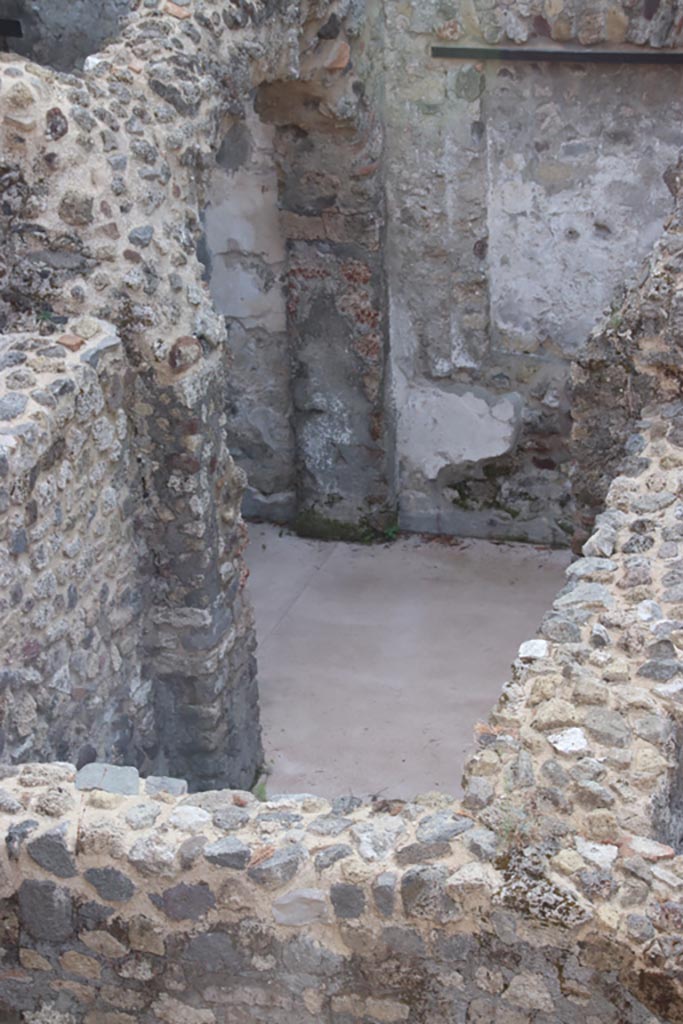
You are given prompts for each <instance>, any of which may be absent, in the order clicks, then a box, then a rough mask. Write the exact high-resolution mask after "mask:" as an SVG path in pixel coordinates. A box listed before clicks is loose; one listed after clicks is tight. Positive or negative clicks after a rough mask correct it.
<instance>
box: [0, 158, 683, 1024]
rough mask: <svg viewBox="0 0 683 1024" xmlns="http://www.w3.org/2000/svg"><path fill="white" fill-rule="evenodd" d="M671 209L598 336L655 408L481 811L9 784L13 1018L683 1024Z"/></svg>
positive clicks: (25, 1021) (63, 766) (508, 732)
mask: <svg viewBox="0 0 683 1024" xmlns="http://www.w3.org/2000/svg"><path fill="white" fill-rule="evenodd" d="M669 178H670V180H671V181H672V184H673V186H674V189H675V190H676V191H677V192H678V190H679V188H680V180H681V176H680V173H678V172H676V171H673V172H672V173H671V174H670V175H669ZM680 209H681V207H680V205H679V207H678V209H677V212H676V214H675V216H674V217H673V219H672V220H671V221H670V223H669V225H668V230H667V233H666V235H665V237H664V239H663V240H662V242H661V243H660V245H659V246H658V248H657V250H656V252H655V254H654V256H653V258H652V260H651V262H650V264H649V267H648V272H647V274H646V275H645V276H644V278H643V280H642V283H641V284H640V285H639V287H638V288H637V289H636V290H634V291H633V292H632V293H631V294H630V295H629V297H628V298H627V300H626V303H625V304H624V306H623V308H622V309H621V310H620V311H619V317H620V323H619V326H616V324H615V321H614V319H613V318H611V319H610V320H609V321H607V322H606V323H605V324H603V326H602V327H601V329H600V332H598V333H596V336H595V338H596V339H597V338H598V337H599V336H602V337H604V338H607V339H611V343H612V344H614V345H617V344H621V345H622V346H623V347H624V348H626V347H627V348H628V352H629V355H630V358H631V366H632V369H631V370H630V371H628V372H627V373H626V376H625V378H624V379H625V383H626V384H627V385H628V384H630V383H637V381H638V378H639V377H641V378H645V377H647V378H648V379H649V386H650V388H651V394H652V395H654V398H655V400H654V402H650V403H649V404H648V399H647V395H646V393H645V391H641V392H640V396H641V404H640V406H639V407H636V406H634V407H633V408H632V419H631V421H630V427H629V429H630V431H631V434H630V440H629V443H628V445H627V446H626V454H627V458H626V461H625V462H624V463H623V472H622V473H619V474H618V475H616V476H615V477H614V479H613V480H612V481H611V483H610V485H609V487H608V488H607V490H606V494H605V501H604V505H605V507H604V509H603V511H602V512H601V513H600V515H599V516H598V519H597V522H596V525H595V529H594V531H593V533H592V534H591V536H590V537H589V538H588V540H587V541H586V543H585V545H584V548H583V557H582V558H579V559H578V560H577V561H575V562H574V564H573V565H572V566H570V567H569V569H568V570H567V584H566V586H565V587H564V588H563V589H562V590H561V591H560V593H559V594H558V596H557V598H556V600H555V602H554V603H553V606H552V608H551V609H550V610H549V612H548V614H547V615H546V617H545V618H544V621H543V623H542V626H541V629H540V632H539V635H538V636H537V637H535V638H533V639H531V640H527V641H525V642H524V643H522V645H521V646H520V648H519V652H518V657H517V659H516V660H515V663H514V665H513V666H512V672H511V676H510V680H509V682H508V683H506V685H505V687H504V689H503V692H502V694H501V697H500V700H499V701H498V703H497V705H496V707H495V708H494V709H493V711H492V713H491V716H490V718H489V720H488V721H487V722H486V723H482V724H481V725H480V726H479V727H478V729H477V735H478V750H477V752H476V753H475V754H474V755H473V757H472V758H471V759H470V761H469V763H468V765H467V767H466V770H465V779H464V782H465V792H464V797H463V799H462V801H461V802H456V801H453V800H451V799H450V798H449V797H448V796H445V795H443V794H438V795H435V794H431V795H429V794H428V795H423V796H417V797H416V798H415V799H414V800H412V801H408V802H406V801H400V800H393V799H391V796H390V795H388V796H387V797H386V798H382V799H378V800H376V801H374V802H373V803H371V804H364V803H361V802H360V801H359V800H357V799H355V798H354V797H352V796H345V797H341V798H338V799H336V800H327V799H324V798H321V797H317V796H310V795H306V794H290V795H285V796H274V797H272V798H271V799H269V800H267V801H266V802H263V803H261V802H259V801H258V800H256V798H255V797H254V796H253V795H252V794H251V793H248V792H244V791H241V790H222V791H221V790H214V791H210V792H203V793H199V794H194V795H191V796H188V795H187V793H186V788H187V787H186V784H185V783H184V782H183V781H182V780H179V779H177V778H160V777H154V776H152V777H148V778H147V779H145V780H142V779H140V777H139V775H138V772H137V771H136V770H135V769H134V768H124V767H118V766H114V765H107V764H88V765H86V766H84V767H83V768H81V769H80V770H79V771H77V769H76V767H75V766H74V765H71V764H68V763H55V764H25V765H22V766H14V767H6V768H5V769H4V770H3V775H4V777H3V781H2V787H0V815H1V827H2V829H3V830H4V832H5V837H6V842H5V844H4V845H3V849H2V852H1V853H0V866H1V873H0V878H1V882H0V884H1V890H0V898H1V899H2V914H1V915H0V921H1V922H2V933H3V941H2V946H3V949H4V957H3V962H2V966H1V968H0V1008H1V1009H2V1013H3V1015H4V1016H3V1019H5V1020H7V1021H8V1022H11V1024H47V1022H48V1021H49V1022H51V1024H54V1022H57V1024H132V1022H133V1021H137V1022H142V1024H157V1022H158V1021H161V1022H164V1024H180V1022H183V1024H186V1022H188V1021H190V1022H195V1024H228V1022H230V1024H235V1022H238V1024H239V1022H244V1024H247V1022H253V1021H261V1020H262V1021H264V1022H265V1021H268V1022H269V1024H291V1022H293V1021H297V1022H298V1024H301V1022H304V1024H306V1022H308V1021H310V1022H311V1024H313V1022H326V1024H353V1022H358V1024H394V1022H400V1021H406V1022H408V1024H422V1022H424V1021H430V1022H433V1021H441V1022H444V1024H476V1022H481V1024H484V1022H486V1024H490V1022H496V1024H531V1022H534V1024H557V1022H561V1024H577V1022H579V1021H582V1022H585V1024H598V1022H600V1024H605V1022H607V1024H676V1022H681V1021H683V985H682V984H681V980H680V972H679V969H678V964H679V957H680V930H681V920H682V918H681V915H682V914H683V903H682V901H681V890H682V887H683V853H682V852H681V847H680V843H681V836H680V818H681V814H680V765H681V757H682V754H681V747H680V728H679V724H680V697H681V693H683V670H682V666H683V661H682V660H681V657H680V652H681V649H682V648H683V630H682V628H681V608H682V607H683V591H681V586H682V584H681V579H682V577H681V558H680V551H681V541H682V538H683V534H682V527H681V522H682V520H683V454H682V450H683V407H682V404H681V401H680V398H679V387H678V379H679V374H680V368H679V366H678V362H679V359H680V357H679V354H678V350H679V347H680V344H679V341H680V338H679V335H680V332H679V330H678V327H677V326H676V323H675V317H674V316H673V315H672V311H673V310H674V309H675V307H676V303H677V295H678V294H679V293H680V283H681V273H682V270H681V268H682V266H683V264H682V263H681V257H682V254H683V221H682V219H681V214H680ZM577 374H578V379H579V382H580V381H581V378H582V374H583V368H582V367H579V368H578V369H577ZM596 387H597V388H598V389H599V388H600V387H601V382H600V381H599V379H598V380H597V381H596ZM598 393H599V392H596V395H597V394H598ZM585 407H586V408H588V403H587V402H586V404H585ZM585 426H586V425H585V424H584V423H583V422H582V421H581V419H579V420H578V421H577V425H576V431H577V442H578V444H579V447H578V449H577V451H578V452H579V457H580V458H581V457H582V455H581V453H582V452H583V451H586V450H587V449H585V448H583V447H582V445H583V437H584V431H585ZM614 440H616V438H615V439H614ZM614 450H615V449H614ZM608 451H609V452H610V453H611V452H612V451H613V448H612V447H610V448H609V449H608ZM634 454H637V458H636V459H634V458H633V455H634ZM610 457H611V454H610ZM579 465H581V463H579Z"/></svg>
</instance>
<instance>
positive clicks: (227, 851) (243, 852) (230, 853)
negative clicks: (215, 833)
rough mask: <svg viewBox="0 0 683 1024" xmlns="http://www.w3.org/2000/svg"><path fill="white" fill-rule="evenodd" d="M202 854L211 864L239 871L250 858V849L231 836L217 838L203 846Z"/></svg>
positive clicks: (245, 865)
mask: <svg viewBox="0 0 683 1024" xmlns="http://www.w3.org/2000/svg"><path fill="white" fill-rule="evenodd" d="M204 856H205V857H206V859H207V860H208V861H209V862H210V863H211V864H219V865H220V866H221V867H224V868H233V869H235V870H237V871H241V870H243V869H244V868H246V867H247V865H248V864H249V861H250V860H251V850H250V849H249V847H248V846H246V845H245V844H244V843H243V842H242V841H241V840H239V839H237V838H234V837H232V836H226V837H225V839H217V840H216V842H215V843H209V844H208V846H205V847H204Z"/></svg>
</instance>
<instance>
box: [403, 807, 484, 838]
mask: <svg viewBox="0 0 683 1024" xmlns="http://www.w3.org/2000/svg"><path fill="white" fill-rule="evenodd" d="M473 825H474V822H473V821H472V819H471V818H466V817H465V816H464V815H462V814H453V813H452V812H451V811H438V812H437V813H436V814H430V815H429V816H428V817H426V818H423V819H422V821H421V822H420V824H419V825H418V827H417V838H418V839H419V841H420V842H421V843H441V842H448V840H449V839H454V838H455V836H459V835H460V834H461V833H462V832H467V830H468V829H470V828H472V826H473Z"/></svg>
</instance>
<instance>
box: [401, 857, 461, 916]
mask: <svg viewBox="0 0 683 1024" xmlns="http://www.w3.org/2000/svg"><path fill="white" fill-rule="evenodd" d="M447 878H448V868H445V867H437V866H436V865H434V866H433V867H424V866H423V867H415V868H409V869H408V871H406V873H405V875H404V876H403V878H402V879H401V899H402V901H403V909H404V911H405V913H406V916H407V917H420V918H425V919H428V920H433V921H443V920H445V919H447V918H448V917H450V916H452V913H453V910H454V906H453V902H452V900H451V899H450V897H449V896H448V894H447V892H446V879H447Z"/></svg>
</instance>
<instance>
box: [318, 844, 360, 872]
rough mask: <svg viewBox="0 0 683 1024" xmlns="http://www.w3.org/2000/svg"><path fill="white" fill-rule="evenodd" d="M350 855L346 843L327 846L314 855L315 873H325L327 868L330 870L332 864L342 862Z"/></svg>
mask: <svg viewBox="0 0 683 1024" xmlns="http://www.w3.org/2000/svg"><path fill="white" fill-rule="evenodd" d="M352 853H353V850H352V848H351V847H350V846H349V845H348V843H335V844H334V845H333V846H328V847H327V848H326V849H324V850H321V851H320V853H317V854H316V855H315V867H316V871H325V870H327V868H331V867H332V865H333V864H336V863H337V861H339V860H344V858H345V857H349V856H350V855H351V854H352Z"/></svg>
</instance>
